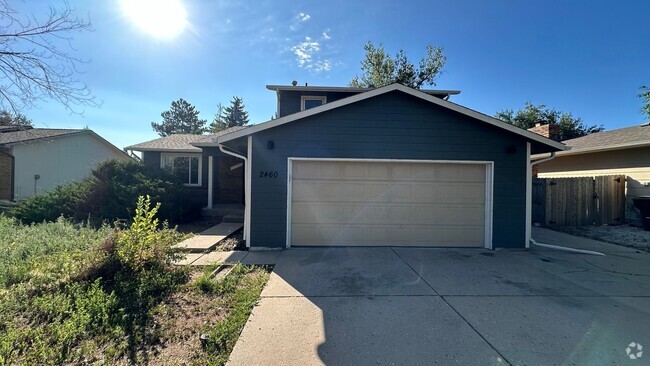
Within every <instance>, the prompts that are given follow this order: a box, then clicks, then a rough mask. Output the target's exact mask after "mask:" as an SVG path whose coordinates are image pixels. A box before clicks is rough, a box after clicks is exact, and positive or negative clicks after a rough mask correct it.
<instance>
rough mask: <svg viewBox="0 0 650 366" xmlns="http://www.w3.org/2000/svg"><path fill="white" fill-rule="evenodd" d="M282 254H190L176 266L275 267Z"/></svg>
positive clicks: (272, 251)
mask: <svg viewBox="0 0 650 366" xmlns="http://www.w3.org/2000/svg"><path fill="white" fill-rule="evenodd" d="M281 253H282V252H281V251H279V250H263V251H262V250H260V251H243V250H233V251H229V252H207V253H188V254H186V255H185V258H184V259H183V260H181V261H179V262H177V263H176V264H178V265H190V266H209V265H212V264H219V263H242V264H246V265H260V266H261V265H275V264H276V263H277V261H278V258H280V254H281Z"/></svg>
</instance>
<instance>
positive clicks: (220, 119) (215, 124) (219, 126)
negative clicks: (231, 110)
mask: <svg viewBox="0 0 650 366" xmlns="http://www.w3.org/2000/svg"><path fill="white" fill-rule="evenodd" d="M224 110H225V108H224V107H223V104H221V103H219V104H217V113H215V114H214V119H213V120H212V123H210V128H209V129H210V132H211V133H217V132H219V131H223V130H225V129H226V128H228V126H226V122H225V121H224V113H225V112H224Z"/></svg>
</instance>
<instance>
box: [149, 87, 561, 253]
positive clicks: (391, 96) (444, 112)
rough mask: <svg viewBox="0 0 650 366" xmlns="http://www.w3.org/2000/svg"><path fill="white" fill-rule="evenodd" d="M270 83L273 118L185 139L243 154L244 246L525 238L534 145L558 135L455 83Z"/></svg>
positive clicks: (488, 244)
mask: <svg viewBox="0 0 650 366" xmlns="http://www.w3.org/2000/svg"><path fill="white" fill-rule="evenodd" d="M267 88H268V89H270V90H274V91H275V92H276V94H277V99H278V110H277V116H278V118H276V119H273V120H271V121H268V122H265V123H261V124H257V125H254V126H251V127H249V128H245V129H241V130H239V131H235V132H231V133H228V134H223V135H220V136H216V137H208V138H201V139H200V140H197V141H193V142H191V145H193V146H196V147H200V148H201V149H202V153H201V155H200V156H201V157H202V159H203V160H205V157H206V156H207V157H208V158H209V159H211V160H212V159H213V157H217V159H220V157H221V156H223V155H222V153H224V152H225V153H227V154H229V155H232V156H233V157H236V158H239V159H241V160H240V161H245V162H246V164H245V171H244V181H245V194H244V197H245V222H244V238H245V239H246V243H247V246H249V247H253V248H255V247H257V248H261V247H276V248H285V247H291V246H336V245H349V246H382V245H390V246H449V247H481V248H488V249H490V248H497V247H510V248H523V247H527V246H528V243H529V239H530V223H531V217H530V214H531V205H532V203H531V202H532V200H531V187H532V183H531V180H532V174H531V165H530V155H531V154H542V153H548V152H553V151H562V150H564V149H565V146H564V145H562V144H561V143H559V142H556V141H552V140H550V139H547V138H544V137H542V136H540V135H538V134H535V133H532V132H529V131H526V130H523V129H520V128H517V127H514V126H512V125H509V124H507V123H505V122H502V121H499V120H496V119H494V118H492V117H489V116H487V115H485V114H481V113H478V112H476V111H473V110H471V109H468V108H465V107H463V106H460V105H458V104H454V103H451V102H449V101H447V99H448V98H449V97H450V95H453V94H458V92H457V91H435V90H415V89H411V88H408V87H405V86H402V85H399V84H392V85H389V86H385V87H382V88H378V89H372V90H369V89H355V88H334V87H314V86H312V87H309V86H304V87H302V86H268V87H267ZM196 153H197V154H198V151H197V152H196ZM146 161H147V158H146V157H145V162H146ZM154 161H156V159H155V158H154ZM161 161H162V160H161V158H160V157H158V160H157V161H156V164H158V163H160V162H161ZM205 169H206V167H205V166H204V167H203V170H205ZM207 169H208V170H209V171H212V170H213V169H214V168H213V166H212V164H210V163H208V166H207ZM204 180H205V179H204ZM214 184H215V183H214V181H213V180H208V182H207V185H208V192H210V191H211V190H212V189H214Z"/></svg>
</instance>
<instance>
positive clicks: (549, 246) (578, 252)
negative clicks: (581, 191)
mask: <svg viewBox="0 0 650 366" xmlns="http://www.w3.org/2000/svg"><path fill="white" fill-rule="evenodd" d="M553 159H555V151H552V152H551V156H549V157H548V158H544V159H541V160H537V161H533V162H531V163H530V167H531V170H532V167H533V166H535V165H537V164H540V163H544V162H547V161H550V160H553ZM528 225H530V226H532V222H530V221H529V222H528ZM531 231H532V229H531ZM529 240H530V243H531V244H533V245H536V246H538V247H542V248H548V249H555V250H561V251H564V252H570V253H577V254H589V255H600V256H604V255H605V254H603V253H601V252H596V251H593V250H585V249H576V248H570V247H562V246H559V245H552V244H544V243H538V242H536V241H535V240H534V239H533V238H530V239H529Z"/></svg>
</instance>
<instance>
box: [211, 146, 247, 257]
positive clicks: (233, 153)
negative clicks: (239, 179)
mask: <svg viewBox="0 0 650 366" xmlns="http://www.w3.org/2000/svg"><path fill="white" fill-rule="evenodd" d="M217 146H219V150H220V151H221V152H222V153H224V154H226V155H230V156H234V157H236V158H239V159H242V160H243V161H244V167H245V168H246V170H245V173H244V235H243V237H244V240H245V241H246V246H247V247H248V246H250V243H249V241H248V237H249V233H250V221H251V220H250V217H251V177H250V174H248V173H249V172H250V167H249V165H248V158H247V157H245V156H244V155H241V154H238V153H236V152H233V151H228V150H226V149H225V148H226V147H225V146H223V145H222V144H217Z"/></svg>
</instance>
